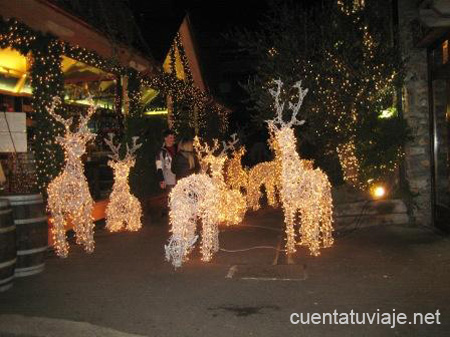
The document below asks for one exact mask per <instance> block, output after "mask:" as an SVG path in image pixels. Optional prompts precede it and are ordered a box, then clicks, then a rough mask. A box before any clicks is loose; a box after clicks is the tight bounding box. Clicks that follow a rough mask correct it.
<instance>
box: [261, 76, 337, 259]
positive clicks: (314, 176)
mask: <svg viewBox="0 0 450 337" xmlns="http://www.w3.org/2000/svg"><path fill="white" fill-rule="evenodd" d="M275 83H276V84H277V86H278V87H277V90H276V91H275V90H272V89H271V90H270V94H271V95H272V96H273V97H274V99H275V106H276V110H277V115H276V117H275V119H273V120H269V121H267V123H268V125H269V131H270V132H273V134H274V135H275V139H276V143H277V146H276V147H275V155H276V157H277V159H278V160H280V163H281V175H280V182H281V191H280V192H281V202H282V205H283V210H284V217H285V224H286V235H287V242H286V249H287V252H288V253H293V252H295V250H296V249H295V245H296V238H295V237H296V234H295V229H294V225H295V223H296V219H297V215H299V216H300V228H299V234H300V238H301V241H300V244H302V245H305V246H307V247H308V248H309V250H310V252H311V254H312V255H315V256H316V255H319V254H320V252H319V250H320V248H321V247H330V246H331V245H332V244H333V238H332V231H333V227H332V221H333V220H332V213H333V205H332V196H331V184H330V182H329V180H328V177H327V175H326V174H325V173H323V172H322V171H321V170H320V169H315V170H313V169H311V163H310V162H309V161H303V160H301V159H300V157H299V155H298V153H297V152H296V143H297V140H296V138H295V135H294V130H293V128H292V127H293V126H294V125H302V124H304V122H305V121H304V120H301V121H299V120H298V119H297V114H298V112H299V110H300V107H301V105H302V103H303V99H304V97H305V96H306V94H307V92H308V89H302V87H301V81H300V82H297V83H296V84H295V85H294V88H297V89H298V91H299V99H298V102H297V104H292V103H291V102H289V109H291V110H292V117H291V120H290V121H289V122H284V121H283V110H284V104H285V103H283V104H281V103H280V93H281V88H282V86H283V83H282V82H281V80H277V81H275Z"/></svg>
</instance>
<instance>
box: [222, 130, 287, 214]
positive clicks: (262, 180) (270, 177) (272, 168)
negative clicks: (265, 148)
mask: <svg viewBox="0 0 450 337" xmlns="http://www.w3.org/2000/svg"><path fill="white" fill-rule="evenodd" d="M272 138H273V137H272V135H271V139H270V142H269V144H270V145H271V147H272V148H273V144H274V140H273V139H272ZM244 154H245V148H244V147H241V148H240V149H239V150H236V151H233V153H232V155H231V159H230V160H229V161H228V163H227V165H226V177H227V179H226V182H227V185H228V186H229V187H230V188H231V189H237V190H239V191H242V192H244V193H245V194H246V201H247V207H248V208H249V209H251V210H253V211H256V210H258V209H259V208H260V207H261V205H260V199H261V197H262V193H261V188H262V187H263V186H264V188H265V190H266V195H267V202H268V204H269V205H270V206H272V207H277V206H278V205H279V203H278V200H277V191H278V190H279V185H280V183H279V180H280V179H279V177H280V173H281V172H280V171H281V168H280V167H281V165H280V161H279V160H277V159H276V158H275V159H274V160H272V161H267V162H262V163H259V164H257V165H255V166H254V167H252V168H251V169H248V168H244V167H242V156H243V155H244Z"/></svg>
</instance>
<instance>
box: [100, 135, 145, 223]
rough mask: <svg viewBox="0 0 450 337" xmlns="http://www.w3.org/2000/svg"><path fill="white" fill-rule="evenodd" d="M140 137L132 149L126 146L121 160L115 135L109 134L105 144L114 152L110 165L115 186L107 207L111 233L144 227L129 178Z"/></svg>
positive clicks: (135, 140)
mask: <svg viewBox="0 0 450 337" xmlns="http://www.w3.org/2000/svg"><path fill="white" fill-rule="evenodd" d="M138 138H139V137H133V138H132V139H133V144H132V146H131V148H130V147H129V146H128V144H126V149H127V151H126V154H125V157H124V158H123V159H120V147H121V144H119V145H117V146H115V145H114V142H113V139H114V135H113V134H109V139H105V143H106V144H107V145H108V146H109V148H110V149H111V151H112V153H113V154H112V155H109V157H110V158H111V160H109V161H108V165H109V166H110V167H111V168H112V169H113V172H114V184H113V187H112V192H111V195H110V197H109V203H108V206H107V207H106V228H107V229H108V230H110V231H111V232H117V231H120V230H121V229H122V228H123V227H124V226H125V229H126V230H129V231H137V230H139V229H140V228H141V227H142V222H141V218H142V207H141V203H140V202H139V200H138V199H137V198H136V197H135V196H134V195H132V194H131V192H130V185H129V183H128V177H129V174H130V170H131V168H132V167H133V166H134V164H135V163H136V159H135V155H134V153H135V152H136V151H137V150H138V149H139V148H140V147H141V145H142V144H137V140H138Z"/></svg>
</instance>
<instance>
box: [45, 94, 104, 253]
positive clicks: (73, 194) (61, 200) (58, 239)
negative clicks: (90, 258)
mask: <svg viewBox="0 0 450 337" xmlns="http://www.w3.org/2000/svg"><path fill="white" fill-rule="evenodd" d="M89 100H90V101H91V105H90V107H89V109H88V112H87V115H86V116H81V117H80V122H79V126H78V128H77V129H76V131H75V132H72V131H71V130H70V127H71V125H72V118H69V119H64V118H63V117H61V116H60V115H58V114H56V113H55V108H56V106H57V105H60V104H61V99H60V98H59V97H54V98H53V102H52V104H51V106H49V107H47V111H48V113H49V114H50V115H51V116H52V117H53V118H54V119H55V120H57V121H58V122H60V123H61V124H63V125H64V128H65V133H64V136H63V137H56V141H57V142H58V143H59V144H60V145H61V146H62V147H63V149H64V157H65V166H64V168H63V171H62V172H61V173H60V174H59V175H58V176H57V177H56V178H55V179H53V181H52V182H51V183H50V184H49V185H48V188H47V192H48V210H49V212H50V213H51V216H52V218H53V228H52V232H53V237H54V242H55V249H56V254H57V255H59V256H60V257H67V255H68V253H69V245H68V243H67V240H66V229H65V227H66V222H67V220H68V219H69V220H70V221H71V223H72V224H73V228H74V231H75V235H76V243H77V244H82V245H84V248H85V250H86V252H88V253H92V252H93V251H94V222H93V219H92V209H93V206H94V201H93V200H92V197H91V194H90V192H89V186H88V183H87V181H86V177H85V176H84V166H83V163H82V161H81V156H82V155H83V154H84V153H85V152H86V144H87V143H88V142H89V141H90V140H92V139H94V138H95V137H96V134H95V133H92V132H90V131H89V129H88V126H87V124H88V121H89V119H90V118H91V116H92V114H93V113H94V112H95V110H96V107H95V106H94V105H93V104H92V99H91V98H90V99H89Z"/></svg>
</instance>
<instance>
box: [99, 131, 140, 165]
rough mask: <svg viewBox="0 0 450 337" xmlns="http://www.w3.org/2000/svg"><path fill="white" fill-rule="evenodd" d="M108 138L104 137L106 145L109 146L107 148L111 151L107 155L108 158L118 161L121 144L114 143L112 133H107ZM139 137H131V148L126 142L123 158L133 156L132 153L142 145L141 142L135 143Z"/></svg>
mask: <svg viewBox="0 0 450 337" xmlns="http://www.w3.org/2000/svg"><path fill="white" fill-rule="evenodd" d="M108 136H109V139H106V138H104V140H105V143H106V145H108V146H109V148H110V149H111V151H112V153H113V154H112V155H108V157H109V158H111V159H113V160H115V161H120V147H121V145H122V144H119V145H117V146H115V145H114V133H108ZM138 139H139V137H133V138H132V140H133V144H131V149H130V147H129V146H128V144H126V147H127V153H126V155H125V159H124V160H127V159H131V158H133V155H134V153H135V152H136V151H137V150H138V149H139V148H140V147H141V146H142V143H141V144H137V140H138Z"/></svg>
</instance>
